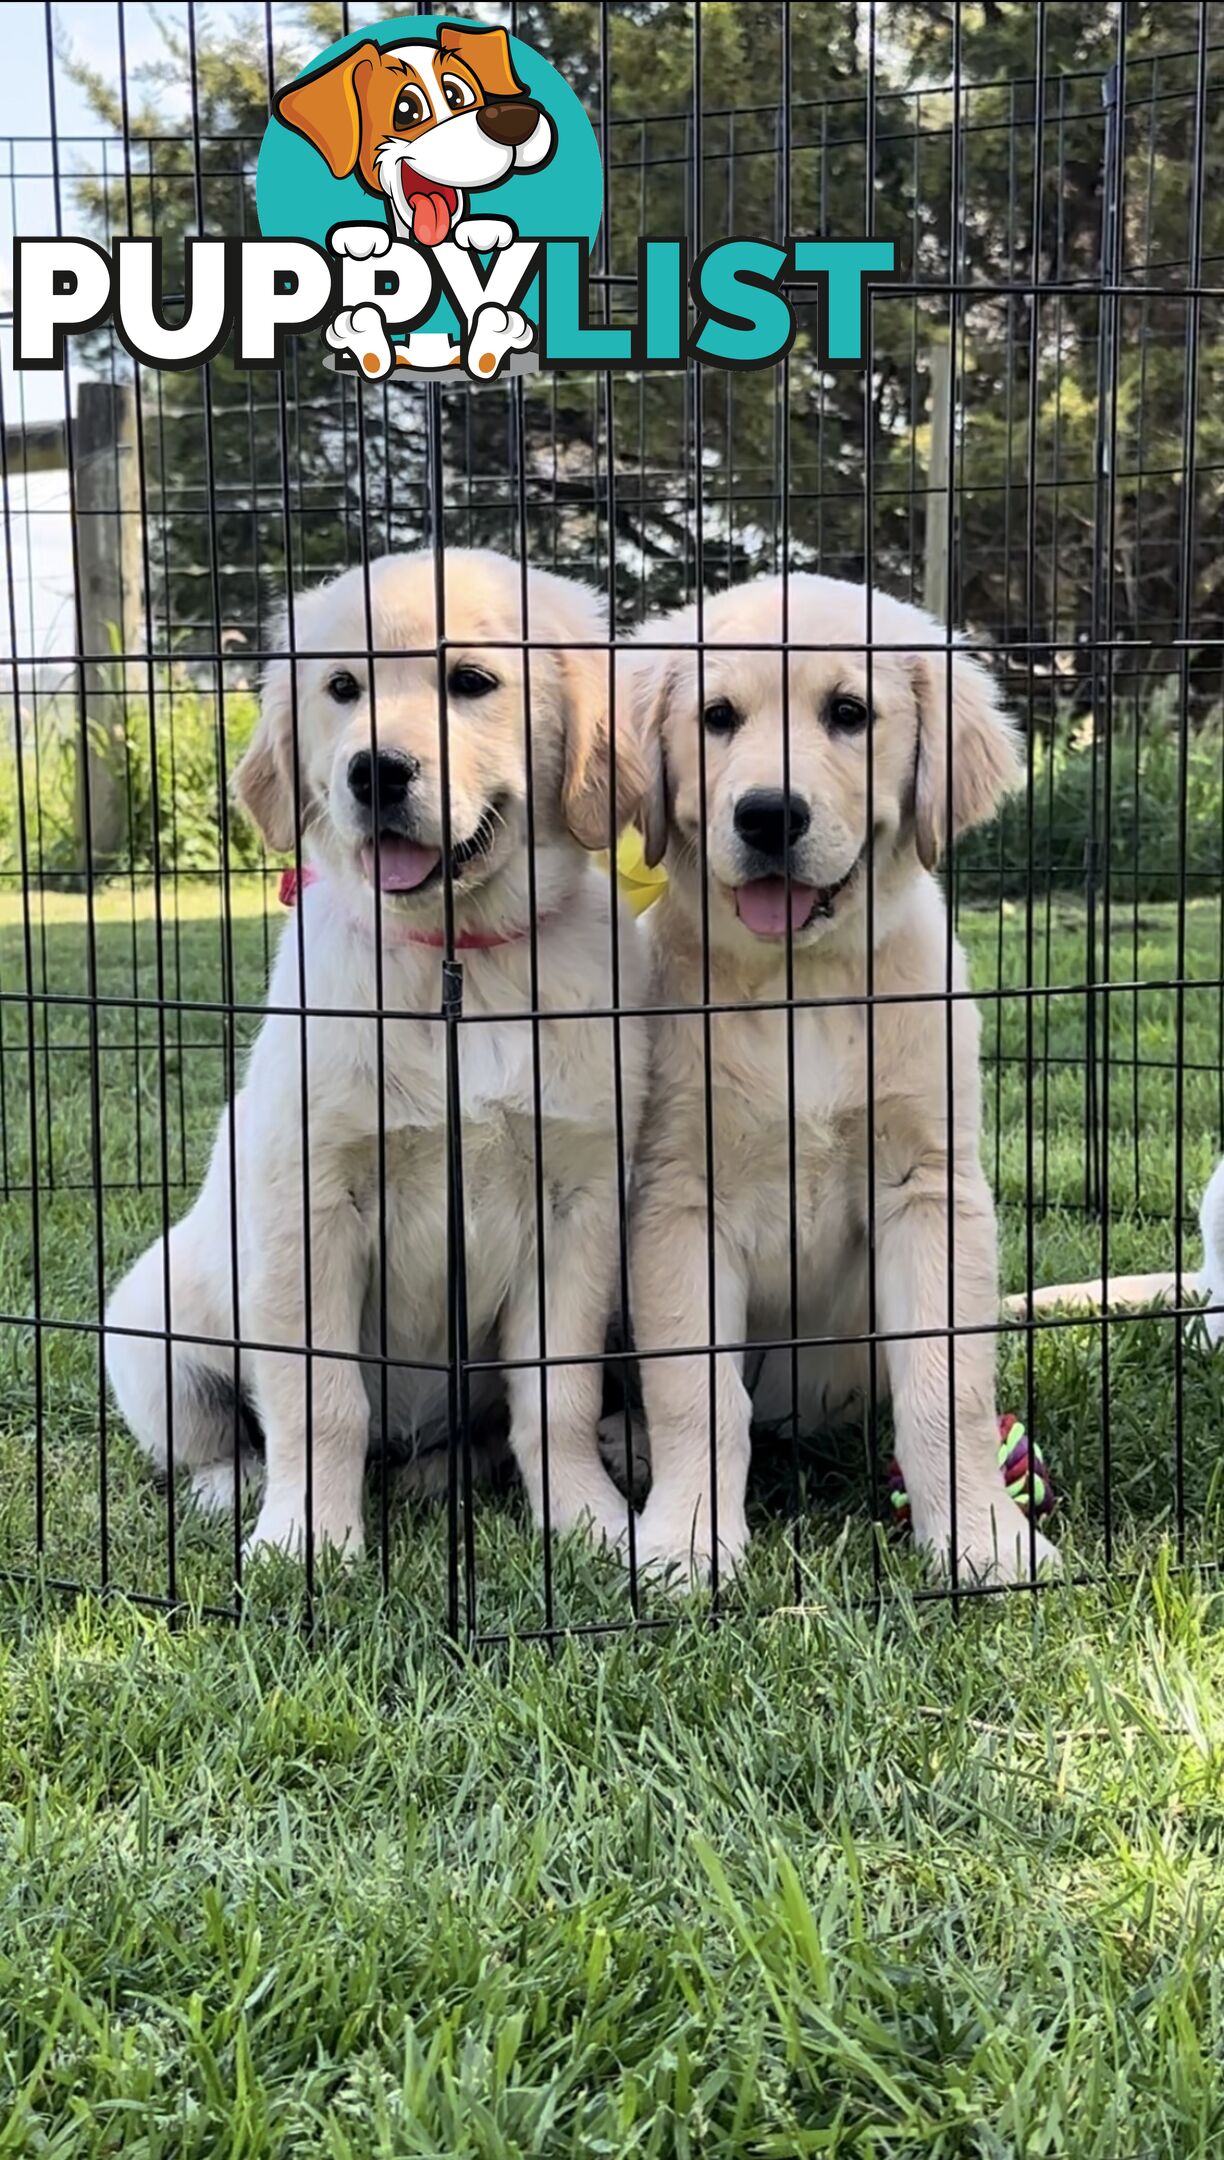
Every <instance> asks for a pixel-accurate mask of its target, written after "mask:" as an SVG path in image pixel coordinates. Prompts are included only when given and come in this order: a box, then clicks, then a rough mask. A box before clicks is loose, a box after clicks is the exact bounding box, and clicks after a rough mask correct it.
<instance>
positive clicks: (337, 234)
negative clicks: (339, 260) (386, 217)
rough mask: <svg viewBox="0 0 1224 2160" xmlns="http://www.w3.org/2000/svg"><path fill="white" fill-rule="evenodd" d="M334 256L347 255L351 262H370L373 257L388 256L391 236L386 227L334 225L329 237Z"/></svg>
mask: <svg viewBox="0 0 1224 2160" xmlns="http://www.w3.org/2000/svg"><path fill="white" fill-rule="evenodd" d="M327 245H328V247H329V248H330V249H331V252H332V254H333V255H347V256H348V258H349V260H350V262H368V261H369V260H370V257H371V256H372V255H387V254H389V253H390V250H391V235H390V233H389V232H388V230H387V228H386V226H385V225H333V227H332V229H331V231H330V232H329V233H328V235H327Z"/></svg>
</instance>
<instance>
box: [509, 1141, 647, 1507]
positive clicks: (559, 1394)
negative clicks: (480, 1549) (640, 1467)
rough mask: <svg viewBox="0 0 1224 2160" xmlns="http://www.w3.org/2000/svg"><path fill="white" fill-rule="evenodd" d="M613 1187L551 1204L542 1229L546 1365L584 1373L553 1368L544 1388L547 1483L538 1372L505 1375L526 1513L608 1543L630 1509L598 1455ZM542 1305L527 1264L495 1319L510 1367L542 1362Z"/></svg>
mask: <svg viewBox="0 0 1224 2160" xmlns="http://www.w3.org/2000/svg"><path fill="white" fill-rule="evenodd" d="M616 1226H617V1211H616V1193H615V1187H614V1186H613V1185H610V1184H608V1183H606V1182H601V1183H600V1184H599V1186H598V1187H597V1188H595V1189H589V1188H588V1189H587V1190H585V1191H582V1192H579V1193H573V1194H566V1195H565V1197H564V1204H563V1205H561V1206H558V1205H556V1204H554V1205H553V1206H552V1207H551V1208H550V1209H549V1211H548V1214H547V1217H546V1220H545V1225H544V1258H545V1291H544V1324H545V1336H546V1343H545V1348H546V1351H547V1355H548V1358H549V1360H550V1361H551V1360H553V1359H564V1358H566V1357H572V1358H582V1359H584V1360H585V1361H586V1362H584V1363H582V1364H574V1365H566V1364H560V1363H558V1364H554V1363H552V1362H550V1363H549V1364H548V1366H547V1367H546V1368H545V1376H544V1380H543V1386H544V1387H546V1388H547V1416H548V1477H547V1491H546V1490H545V1483H546V1481H545V1476H544V1422H543V1403H544V1398H543V1396H542V1392H541V1385H542V1384H541V1375H540V1370H539V1368H538V1366H531V1365H518V1366H517V1367H514V1366H512V1367H511V1369H510V1370H509V1371H508V1373H507V1375H506V1388H507V1393H508V1395H509V1398H510V1445H511V1447H512V1448H513V1450H514V1456H515V1460H516V1462H517V1463H518V1467H519V1471H520V1474H521V1476H522V1479H523V1483H524V1485H525V1486H526V1488H527V1497H528V1499H529V1500H530V1502H531V1513H532V1517H533V1520H534V1521H535V1522H536V1523H537V1524H542V1523H543V1522H544V1519H545V1513H546V1512H547V1515H548V1518H549V1520H550V1522H551V1525H552V1528H553V1529H554V1530H562V1531H563V1530H569V1529H572V1528H574V1527H575V1526H576V1525H578V1524H580V1523H584V1522H585V1523H586V1524H587V1525H588V1527H589V1528H590V1529H592V1530H593V1531H594V1532H595V1533H596V1534H597V1535H602V1536H604V1537H606V1538H608V1539H609V1540H611V1541H612V1542H614V1543H615V1542H619V1541H621V1540H623V1538H624V1537H625V1535H626V1532H627V1529H628V1502H627V1501H625V1500H623V1499H622V1498H621V1495H620V1494H619V1492H618V1491H617V1489H616V1487H615V1485H614V1484H613V1483H612V1480H611V1478H610V1477H609V1476H608V1473H607V1471H606V1470H605V1469H604V1466H603V1462H602V1459H601V1457H600V1453H599V1436H598V1426H599V1412H600V1402H601V1396H602V1388H603V1370H602V1367H601V1365H600V1363H599V1359H600V1358H601V1356H602V1354H603V1348H604V1338H605V1335H606V1333H607V1326H608V1315H609V1312H610V1309H611V1303H612V1294H611V1293H612V1274H613V1270H614V1268H615V1263H616V1235H617V1228H616ZM539 1316H540V1298H539V1285H538V1280H537V1273H536V1268H535V1266H534V1264H533V1263H528V1264H527V1265H526V1266H524V1267H523V1268H521V1269H520V1270H519V1272H518V1274H517V1276H516V1279H515V1282H514V1286H513V1288H512V1290H511V1293H510V1296H509V1298H508V1299H507V1302H506V1306H505V1309H504V1312H503V1315H502V1330H501V1346H502V1354H503V1356H504V1357H506V1358H508V1359H516V1358H538V1357H539V1355H540V1327H539Z"/></svg>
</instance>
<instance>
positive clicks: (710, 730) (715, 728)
mask: <svg viewBox="0 0 1224 2160" xmlns="http://www.w3.org/2000/svg"><path fill="white" fill-rule="evenodd" d="M743 717H744V716H743V714H742V712H739V711H738V710H737V709H736V707H735V706H734V705H733V704H732V703H731V700H730V698H711V700H710V702H709V704H708V705H707V706H706V709H705V711H704V713H703V714H702V719H703V720H704V722H705V726H706V732H707V734H710V735H734V733H735V730H736V728H737V727H739V725H740V723H741V721H742V720H743Z"/></svg>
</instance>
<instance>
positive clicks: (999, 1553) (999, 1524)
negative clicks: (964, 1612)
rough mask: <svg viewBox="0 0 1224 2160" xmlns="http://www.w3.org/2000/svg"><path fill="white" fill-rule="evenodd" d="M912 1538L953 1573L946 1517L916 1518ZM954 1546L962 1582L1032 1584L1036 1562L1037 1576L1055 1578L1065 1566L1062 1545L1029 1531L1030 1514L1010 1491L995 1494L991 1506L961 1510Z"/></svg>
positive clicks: (1036, 1532) (945, 1571)
mask: <svg viewBox="0 0 1224 2160" xmlns="http://www.w3.org/2000/svg"><path fill="white" fill-rule="evenodd" d="M914 1538H915V1542H916V1543H917V1544H918V1545H920V1546H921V1547H922V1549H923V1550H924V1551H925V1552H926V1553H928V1554H929V1555H930V1558H931V1560H932V1562H933V1563H934V1565H935V1566H936V1567H937V1568H938V1569H939V1570H940V1572H941V1573H948V1572H949V1571H950V1560H949V1556H950V1553H951V1550H952V1526H951V1524H950V1522H949V1521H948V1520H947V1519H946V1518H944V1519H943V1520H940V1521H938V1522H933V1523H931V1524H930V1525H926V1524H920V1523H919V1522H918V1521H917V1520H915V1524H914ZM956 1545H957V1576H958V1579H959V1580H960V1581H961V1582H966V1581H971V1582H980V1583H1017V1582H1031V1581H1032V1580H1033V1572H1032V1564H1031V1563H1032V1562H1033V1561H1034V1560H1035V1562H1036V1568H1037V1573H1038V1574H1041V1573H1045V1574H1051V1575H1056V1574H1058V1572H1059V1570H1060V1569H1061V1567H1062V1561H1061V1558H1060V1557H1059V1552H1058V1547H1057V1546H1056V1545H1052V1544H1051V1543H1050V1540H1049V1538H1048V1537H1043V1535H1042V1533H1041V1531H1040V1530H1036V1531H1034V1530H1031V1529H1030V1527H1029V1519H1028V1516H1027V1515H1026V1514H1025V1512H1024V1510H1023V1508H1021V1507H1018V1506H1017V1505H1016V1502H1015V1501H1014V1500H1013V1499H1012V1498H1011V1495H1010V1494H1009V1493H999V1494H998V1495H997V1496H994V1495H992V1497H991V1499H990V1502H989V1505H988V1506H987V1507H985V1508H981V1507H978V1508H975V1509H974V1510H973V1511H972V1513H969V1512H968V1511H967V1510H961V1511H959V1512H958V1515H957V1523H956Z"/></svg>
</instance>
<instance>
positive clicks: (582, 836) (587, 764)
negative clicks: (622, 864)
mask: <svg viewBox="0 0 1224 2160" xmlns="http://www.w3.org/2000/svg"><path fill="white" fill-rule="evenodd" d="M529 606H530V610H531V615H530V622H531V632H532V636H533V637H541V638H545V637H546V638H548V639H550V640H552V641H555V643H556V645H557V646H558V648H559V649H558V650H556V651H554V652H553V653H552V654H551V656H550V657H551V658H552V660H553V661H554V663H555V665H556V670H557V677H558V683H559V688H560V692H561V708H562V709H561V725H562V731H563V736H564V748H563V754H562V755H563V762H562V774H561V814H562V816H563V817H564V819H565V822H566V824H567V825H568V826H569V829H570V831H571V832H572V834H573V836H574V838H575V840H577V842H578V843H579V846H581V847H584V848H592V849H598V848H606V847H610V846H611V845H612V843H613V841H614V840H615V838H616V835H617V834H618V833H620V832H621V831H622V830H623V829H624V827H625V826H626V825H627V824H628V823H629V820H630V819H631V818H632V817H633V816H634V815H635V814H636V812H637V808H638V804H639V803H640V801H641V799H642V789H643V787H644V785H645V773H644V771H643V768H642V760H641V757H640V755H639V753H638V749H637V744H636V742H635V740H634V734H633V728H632V725H631V721H630V715H629V712H628V710H624V711H622V709H621V703H620V700H619V698H618V699H617V703H616V713H615V722H613V717H612V693H611V681H612V655H611V653H610V652H609V651H608V648H607V636H608V624H607V618H606V616H605V614H604V610H603V606H602V603H601V602H600V600H599V599H598V598H597V596H596V594H595V593H593V592H591V591H590V590H589V588H588V587H587V586H585V585H579V584H577V583H576V582H575V580H574V579H572V578H564V577H554V576H553V575H552V573H551V572H550V571H546V570H536V571H533V572H532V577H531V586H530V597H529ZM567 637H572V638H575V639H580V640H581V641H582V643H581V645H580V646H576V647H575V648H574V649H572V650H566V649H565V646H564V642H563V641H564V640H565V639H566V638H567ZM538 664H539V663H538V662H533V668H534V667H535V666H538ZM613 726H615V740H614V739H613ZM614 765H615V768H616V801H615V804H613V801H612V792H611V782H612V769H613V766H614Z"/></svg>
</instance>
